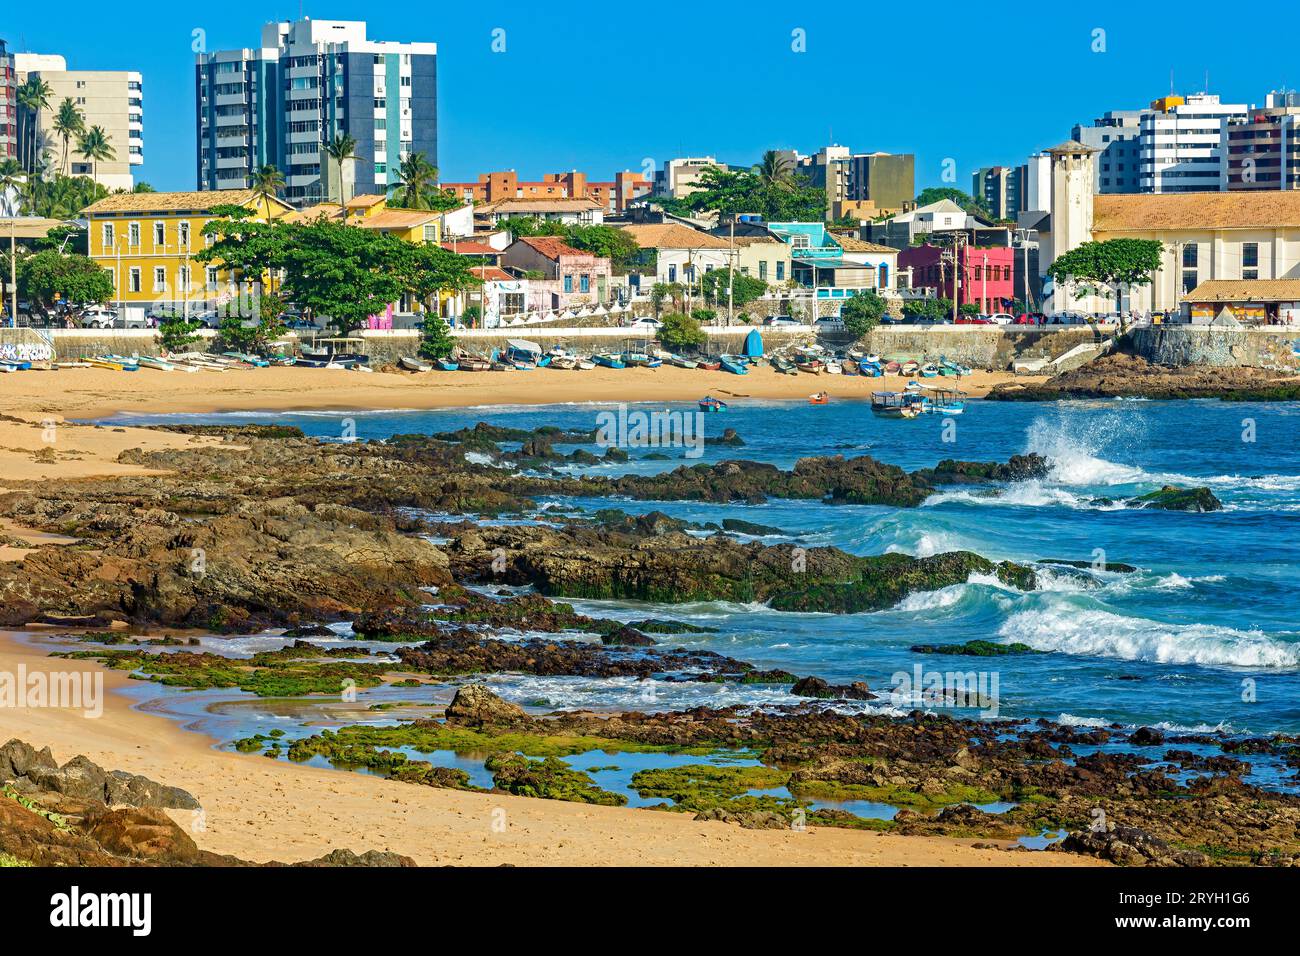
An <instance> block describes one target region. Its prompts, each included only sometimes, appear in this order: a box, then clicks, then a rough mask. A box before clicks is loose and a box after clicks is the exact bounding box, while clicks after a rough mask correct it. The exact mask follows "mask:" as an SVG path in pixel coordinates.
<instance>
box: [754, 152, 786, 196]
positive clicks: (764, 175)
mask: <svg viewBox="0 0 1300 956" xmlns="http://www.w3.org/2000/svg"><path fill="white" fill-rule="evenodd" d="M754 172H755V173H757V174H758V178H759V179H761V180H762V181H763V185H764V186H769V187H773V188H776V189H788V188H789V187H790V185H791V183H792V182H793V175H792V173H793V164H792V163H791V162H790V160H789V159H787V158H786V157H784V156H782V155H781V154H780V153H778V152H777V151H776V150H774V149H769V150H768V151H767V152H765V153H764V154H763V161H762V162H760V163H759V164H758V165H757V166H755V167H754Z"/></svg>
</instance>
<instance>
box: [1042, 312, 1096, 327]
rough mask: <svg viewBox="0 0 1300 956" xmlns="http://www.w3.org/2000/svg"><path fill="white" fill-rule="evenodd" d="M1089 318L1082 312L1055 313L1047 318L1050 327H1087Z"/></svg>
mask: <svg viewBox="0 0 1300 956" xmlns="http://www.w3.org/2000/svg"><path fill="white" fill-rule="evenodd" d="M1087 322H1088V316H1086V315H1084V314H1083V313H1082V312H1053V313H1052V314H1051V315H1049V316H1048V317H1047V324H1048V325H1086V324H1087Z"/></svg>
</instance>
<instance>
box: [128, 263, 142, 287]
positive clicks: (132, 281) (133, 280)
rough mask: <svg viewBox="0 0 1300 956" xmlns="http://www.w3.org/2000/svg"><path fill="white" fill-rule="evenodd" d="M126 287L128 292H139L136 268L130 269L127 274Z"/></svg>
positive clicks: (138, 272) (138, 278)
mask: <svg viewBox="0 0 1300 956" xmlns="http://www.w3.org/2000/svg"><path fill="white" fill-rule="evenodd" d="M126 287H127V290H128V291H130V292H139V291H140V270H139V269H138V268H136V267H134V266H133V267H132V268H131V271H130V273H128V277H127V283H126Z"/></svg>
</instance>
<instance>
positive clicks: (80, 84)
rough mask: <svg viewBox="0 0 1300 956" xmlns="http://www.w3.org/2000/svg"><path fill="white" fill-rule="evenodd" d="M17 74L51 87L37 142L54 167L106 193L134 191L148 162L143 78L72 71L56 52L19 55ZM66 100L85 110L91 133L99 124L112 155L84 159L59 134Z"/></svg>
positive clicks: (109, 72) (117, 72)
mask: <svg viewBox="0 0 1300 956" xmlns="http://www.w3.org/2000/svg"><path fill="white" fill-rule="evenodd" d="M13 60H14V73H15V74H16V79H17V82H18V84H19V85H21V84H23V83H25V82H26V81H27V79H28V78H29V77H37V78H39V79H41V80H43V81H44V82H45V83H46V85H48V86H49V88H50V95H49V101H48V104H47V105H46V106H45V108H44V109H42V110H41V111H40V115H39V116H38V117H37V120H36V125H37V132H36V142H37V146H38V148H39V149H40V150H41V152H42V153H43V154H44V155H45V158H46V160H47V161H48V163H49V166H50V167H51V168H52V169H55V170H57V171H59V172H61V173H67V174H70V175H72V176H91V177H93V178H94V179H95V181H96V182H98V183H99V184H100V185H102V186H104V187H105V188H107V189H127V190H130V189H132V188H133V187H134V185H135V176H134V169H135V167H136V166H140V165H143V163H144V79H143V77H142V76H141V75H140V74H139V73H134V72H129V71H124V70H69V69H68V64H67V61H65V60H64V58H63V57H62V56H60V55H59V54H57V53H15V54H14V55H13ZM64 100H71V101H72V103H73V105H74V106H76V108H77V109H78V110H79V111H80V112H81V116H82V122H83V123H84V125H85V128H86V129H90V128H91V127H94V126H98V127H99V128H100V129H102V130H103V131H104V134H105V137H106V138H107V139H108V145H109V149H111V150H112V157H111V158H105V159H92V158H90V157H87V156H83V155H82V154H81V153H80V152H79V151H78V149H77V142H76V140H74V139H69V142H68V149H67V153H66V155H65V153H64V144H63V139H62V137H61V136H59V134H58V133H56V132H55V131H54V120H55V117H56V116H57V115H58V113H59V107H60V106H61V105H62V103H63V101H64Z"/></svg>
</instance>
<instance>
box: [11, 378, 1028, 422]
mask: <svg viewBox="0 0 1300 956" xmlns="http://www.w3.org/2000/svg"><path fill="white" fill-rule="evenodd" d="M1012 378H1013V376H1012V375H1011V373H1009V372H982V371H976V372H973V373H972V374H971V375H969V376H963V377H962V378H961V380H960V381H958V380H957V379H955V378H936V379H932V380H927V382H928V383H929V384H935V385H938V384H943V385H944V386H947V387H953V388H959V389H961V390H962V391H964V392H967V393H968V394H969V395H971V396H972V397H979V396H982V395H984V394H986V393H987V392H988V390H989V389H990V388H992V387H993V386H994V385H996V384H998V383H1000V382H1005V381H1010V380H1011V379H1012ZM1016 380H1017V381H1022V382H1025V383H1032V382H1037V381H1041V379H1036V378H1033V377H1030V376H1021V377H1020V378H1018V379H1016ZM906 382H907V379H906V378H903V377H901V376H896V375H886V376H882V377H881V378H866V377H863V376H846V375H807V374H802V373H801V374H799V375H781V374H780V373H778V372H777V371H776V370H775V369H772V368H770V367H761V368H756V369H754V370H752V371H751V372H750V373H749V374H748V375H743V376H740V375H731V374H729V373H727V372H722V371H718V372H708V371H703V370H700V369H681V368H675V367H671V366H664V367H662V368H657V369H644V368H634V369H606V368H597V369H592V370H589V371H567V372H562V371H558V370H551V369H537V370H534V371H530V372H423V373H416V372H392V373H385V372H371V373H364V372H350V371H343V370H335V369H314V368H297V367H289V368H283V367H281V368H263V369H231V370H229V371H225V372H217V371H200V372H193V373H184V372H159V371H154V370H152V369H141V370H140V371H138V372H131V373H127V372H114V371H112V370H110V369H97V368H69V369H59V370H57V371H48V372H22V373H17V374H12V375H4V376H0V413H3V412H8V413H9V414H25V415H37V416H39V415H52V416H55V417H61V418H68V419H78V418H101V417H104V416H107V415H112V414H114V413H117V412H141V413H150V412H153V413H161V412H220V411H274V410H290V409H304V410H305V409H340V410H352V409H400V408H412V409H418V408H444V407H466V406H473V405H537V404H549V403H560V402H655V401H693V400H695V399H698V398H702V397H703V396H705V395H716V396H719V397H721V398H723V399H724V400H727V401H730V400H732V399H743V398H761V399H792V400H799V399H806V398H807V397H808V396H809V395H811V394H813V393H814V392H821V391H825V392H828V393H829V394H830V396H831V400H832V401H834V400H836V399H867V398H869V397H870V395H871V393H872V392H879V391H888V390H891V389H892V390H898V389H901V388H902V387H903V386H904V384H906Z"/></svg>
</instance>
